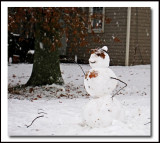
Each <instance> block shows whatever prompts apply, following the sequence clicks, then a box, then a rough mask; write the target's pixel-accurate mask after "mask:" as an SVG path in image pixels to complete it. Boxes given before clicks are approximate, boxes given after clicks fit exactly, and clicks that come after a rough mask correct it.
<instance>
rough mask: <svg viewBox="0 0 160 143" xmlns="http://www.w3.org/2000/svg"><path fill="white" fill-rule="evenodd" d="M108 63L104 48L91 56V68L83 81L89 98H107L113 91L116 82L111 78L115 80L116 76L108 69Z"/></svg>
mask: <svg viewBox="0 0 160 143" xmlns="http://www.w3.org/2000/svg"><path fill="white" fill-rule="evenodd" d="M109 62H110V58H109V56H108V54H107V47H106V46H105V47H103V48H102V49H99V50H95V51H94V52H93V53H92V54H91V57H90V59H89V64H90V66H91V67H92V68H91V69H90V70H89V71H88V72H87V73H86V75H85V79H84V85H85V88H86V90H87V92H88V93H89V94H90V96H93V97H102V96H107V95H108V96H109V95H111V93H112V91H113V90H114V89H115V87H116V85H117V80H113V79H112V78H116V75H115V74H114V72H113V71H112V70H111V69H110V68H108V67H109ZM111 77H112V78H111Z"/></svg>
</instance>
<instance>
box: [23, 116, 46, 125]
mask: <svg viewBox="0 0 160 143" xmlns="http://www.w3.org/2000/svg"><path fill="white" fill-rule="evenodd" d="M40 117H44V115H41V116H38V117H36V118H35V119H34V120H33V121H32V122H31V124H30V125H26V126H27V128H28V127H30V126H31V125H32V124H33V122H34V121H35V120H36V119H38V118H40Z"/></svg>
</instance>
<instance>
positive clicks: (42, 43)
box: [26, 26, 64, 86]
mask: <svg viewBox="0 0 160 143" xmlns="http://www.w3.org/2000/svg"><path fill="white" fill-rule="evenodd" d="M41 28H42V27H40V26H36V32H35V53H34V63H33V69H32V74H31V77H30V79H29V80H28V82H27V83H26V86H40V85H46V84H49V85H50V84H53V83H54V84H59V85H62V84H63V83H64V82H63V79H62V76H61V71H60V62H59V53H58V48H57V47H56V48H55V49H54V50H51V47H52V41H53V37H52V36H48V35H46V34H47V32H44V31H43V28H42V29H41Z"/></svg>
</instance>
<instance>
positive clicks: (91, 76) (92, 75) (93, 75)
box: [89, 70, 98, 78]
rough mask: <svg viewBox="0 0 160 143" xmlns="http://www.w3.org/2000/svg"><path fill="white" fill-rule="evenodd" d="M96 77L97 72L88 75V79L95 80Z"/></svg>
mask: <svg viewBox="0 0 160 143" xmlns="http://www.w3.org/2000/svg"><path fill="white" fill-rule="evenodd" d="M97 76H98V72H96V71H94V70H93V71H92V72H90V74H89V78H96V77H97Z"/></svg>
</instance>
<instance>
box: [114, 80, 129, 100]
mask: <svg viewBox="0 0 160 143" xmlns="http://www.w3.org/2000/svg"><path fill="white" fill-rule="evenodd" d="M111 79H115V80H118V81H120V82H122V83H124V84H125V86H124V87H122V88H121V89H120V90H122V89H123V88H125V87H126V86H127V83H125V82H124V81H122V80H120V79H118V78H114V77H111ZM120 90H118V91H117V92H116V93H115V94H113V95H112V97H111V98H112V100H113V97H114V96H115V95H116V94H117V93H118V92H119V91H120Z"/></svg>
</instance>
